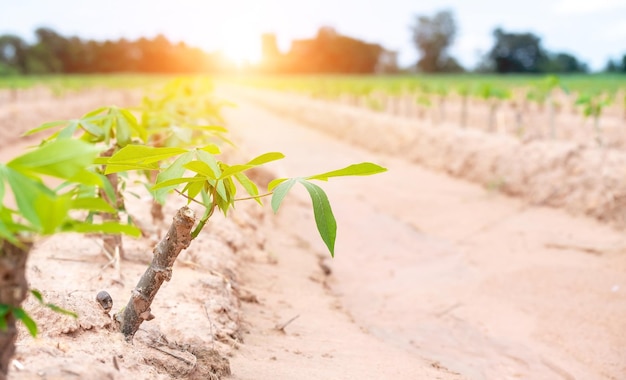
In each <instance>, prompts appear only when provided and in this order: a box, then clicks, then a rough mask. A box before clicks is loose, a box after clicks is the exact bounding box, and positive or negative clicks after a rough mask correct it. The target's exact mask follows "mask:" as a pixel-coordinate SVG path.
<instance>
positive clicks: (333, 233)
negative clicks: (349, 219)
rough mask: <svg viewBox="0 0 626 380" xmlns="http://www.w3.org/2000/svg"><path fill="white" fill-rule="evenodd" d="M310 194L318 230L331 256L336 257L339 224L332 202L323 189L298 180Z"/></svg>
mask: <svg viewBox="0 0 626 380" xmlns="http://www.w3.org/2000/svg"><path fill="white" fill-rule="evenodd" d="M298 182H300V183H301V184H302V185H304V187H305V188H306V189H307V191H308V192H309V195H310V196H311V201H312V202H313V214H314V215H315V224H316V225H317V230H318V231H319V233H320V236H321V237H322V240H324V243H325V244H326V247H328V250H329V251H330V255H331V256H332V257H335V238H336V237H337V222H336V221H335V216H334V215H333V210H332V209H331V208H330V202H329V201H328V197H327V196H326V193H325V192H324V190H322V188H321V187H319V186H317V185H315V184H313V183H311V182H308V181H305V180H303V179H300V180H298Z"/></svg>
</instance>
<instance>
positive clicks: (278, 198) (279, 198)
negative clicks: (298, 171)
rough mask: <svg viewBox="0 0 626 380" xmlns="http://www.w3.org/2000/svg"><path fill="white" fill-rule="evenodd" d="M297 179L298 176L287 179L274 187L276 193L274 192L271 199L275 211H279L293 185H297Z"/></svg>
mask: <svg viewBox="0 0 626 380" xmlns="http://www.w3.org/2000/svg"><path fill="white" fill-rule="evenodd" d="M296 181H297V178H290V179H286V180H285V181H284V182H282V183H281V184H279V185H278V186H276V188H274V193H273V194H272V201H271V204H272V210H274V213H276V212H278V208H279V207H280V205H281V204H282V203H283V199H285V196H286V195H287V193H288V192H289V190H291V188H292V187H293V185H295V183H296ZM268 188H269V186H268Z"/></svg>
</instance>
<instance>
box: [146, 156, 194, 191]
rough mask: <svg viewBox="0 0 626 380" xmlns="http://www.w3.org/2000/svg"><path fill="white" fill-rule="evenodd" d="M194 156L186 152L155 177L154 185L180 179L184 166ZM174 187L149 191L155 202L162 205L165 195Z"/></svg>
mask: <svg viewBox="0 0 626 380" xmlns="http://www.w3.org/2000/svg"><path fill="white" fill-rule="evenodd" d="M194 156H195V153H194V152H187V153H185V154H183V155H181V156H180V157H178V158H177V159H176V160H175V161H174V162H172V163H171V164H170V166H168V167H167V168H166V169H165V170H163V171H162V172H160V173H159V174H158V175H157V179H156V184H157V185H158V184H160V183H162V182H165V181H168V180H171V179H174V178H181V177H182V176H183V174H184V173H185V167H184V165H185V164H186V163H188V162H190V161H191V160H193V157H194ZM175 187H176V185H173V186H169V187H162V188H160V189H157V190H154V189H152V190H151V191H152V195H153V196H154V198H155V199H156V200H157V202H159V203H163V202H165V198H166V196H167V193H169V192H170V191H171V190H173V189H174V188H175Z"/></svg>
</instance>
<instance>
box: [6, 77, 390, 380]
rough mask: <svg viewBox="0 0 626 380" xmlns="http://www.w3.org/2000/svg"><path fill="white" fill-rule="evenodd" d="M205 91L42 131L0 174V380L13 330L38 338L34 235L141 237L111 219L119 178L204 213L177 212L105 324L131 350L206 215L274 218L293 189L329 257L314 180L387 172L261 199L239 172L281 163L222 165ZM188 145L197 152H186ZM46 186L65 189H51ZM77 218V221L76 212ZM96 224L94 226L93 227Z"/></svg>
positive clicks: (176, 87)
mask: <svg viewBox="0 0 626 380" xmlns="http://www.w3.org/2000/svg"><path fill="white" fill-rule="evenodd" d="M211 89H212V87H211V86H210V85H208V84H207V83H206V82H202V81H199V80H189V79H188V80H184V79H183V80H177V81H174V82H172V83H170V84H169V85H167V86H166V87H165V88H164V90H162V91H161V92H160V93H159V94H158V95H157V96H155V97H152V98H146V100H145V101H144V104H143V107H140V108H138V109H137V110H134V112H135V113H133V110H130V109H124V108H120V107H115V106H109V107H101V108H98V109H96V110H94V111H92V112H89V113H87V114H85V115H84V116H82V117H80V118H78V119H74V120H66V121H57V122H49V123H45V124H43V125H42V126H40V127H38V128H35V129H34V130H32V131H31V132H30V133H36V132H41V131H44V130H55V132H54V133H53V134H52V135H51V136H50V137H48V138H46V139H44V140H42V142H41V144H40V145H39V146H38V147H36V148H35V149H33V150H31V151H29V152H27V153H25V154H23V155H21V156H19V157H17V158H15V159H13V160H11V161H9V162H8V163H6V164H0V199H1V200H2V202H1V203H0V274H3V275H2V276H0V348H1V349H2V352H3V355H2V357H1V360H0V375H3V376H6V374H7V372H8V367H9V361H10V359H11V355H12V353H13V352H14V342H15V339H16V336H17V330H16V320H21V321H22V322H23V323H24V324H25V325H26V326H27V328H28V329H29V331H30V332H31V333H32V334H33V335H34V334H36V333H37V325H36V322H35V321H33V320H32V319H31V318H30V317H29V316H28V313H27V312H26V311H25V310H23V309H22V308H21V303H22V302H23V300H24V299H25V297H26V296H27V294H28V290H29V289H28V283H27V281H26V260H27V257H28V253H29V251H30V248H31V246H32V242H33V241H34V239H35V238H36V237H37V236H40V235H50V234H56V233H60V232H68V231H71V232H82V233H87V232H100V233H106V234H120V233H125V234H130V235H132V236H136V237H138V236H140V234H141V231H140V229H139V228H137V227H135V226H134V225H132V224H131V223H130V222H132V218H129V224H123V223H121V221H120V218H119V217H118V213H119V212H121V211H123V199H124V197H126V196H128V195H129V193H128V191H127V189H126V188H125V186H123V185H121V184H122V181H121V180H120V179H119V178H120V177H118V174H119V175H121V177H122V178H131V177H132V178H135V177H136V176H137V175H138V177H139V178H141V179H142V180H143V181H144V182H145V185H146V186H147V187H148V189H149V190H150V192H151V194H152V195H153V196H154V197H155V199H157V200H159V201H166V197H165V194H167V193H172V192H176V193H178V194H179V195H180V196H183V197H185V198H186V199H187V203H188V205H189V204H190V203H192V202H194V203H197V204H199V205H201V206H202V207H203V208H204V212H203V215H202V217H201V218H200V220H199V221H197V220H196V217H195V214H194V212H193V211H192V210H191V209H190V208H189V207H187V206H184V207H182V208H181V209H179V210H178V212H177V213H176V215H175V217H174V220H173V222H172V225H171V226H170V229H169V232H168V233H167V234H166V235H165V236H164V237H163V239H162V240H161V242H160V243H159V244H158V245H157V246H156V247H155V249H154V257H153V261H152V263H151V264H150V266H149V267H148V268H147V269H146V272H145V273H144V275H143V276H142V277H141V278H140V280H139V282H138V284H137V286H136V287H135V289H134V290H133V292H132V295H131V298H130V300H129V301H128V304H127V305H126V307H125V308H124V309H122V310H121V311H120V312H119V313H117V314H116V315H114V320H115V321H116V322H117V323H118V324H119V329H120V331H121V332H122V333H123V334H124V336H125V338H126V340H127V341H129V342H130V341H132V339H133V336H134V334H135V332H136V331H137V329H138V328H139V326H140V325H141V324H142V323H143V322H144V321H147V320H150V319H152V318H153V316H152V314H151V313H150V305H151V303H152V301H153V300H154V297H155V296H156V294H157V292H158V290H159V288H160V286H161V284H162V283H163V281H169V279H170V278H171V273H172V267H173V265H174V262H175V260H176V258H177V257H178V254H179V253H180V252H181V251H182V250H183V249H185V248H187V247H188V246H189V244H190V243H191V242H192V241H193V240H194V239H195V238H196V237H197V236H198V235H199V233H200V232H201V231H202V229H203V227H204V226H205V225H206V223H207V221H208V220H209V218H210V217H211V216H212V215H213V214H214V212H215V210H219V211H221V212H222V213H223V214H224V215H225V216H227V215H228V212H229V211H230V210H231V209H233V208H234V205H235V203H236V202H240V201H249V200H253V201H256V202H258V203H259V204H262V198H264V197H271V205H272V209H273V210H274V212H277V211H278V209H279V207H280V205H281V203H282V201H283V199H284V198H285V196H286V195H287V194H288V193H289V191H290V190H291V189H292V188H293V186H294V185H295V184H300V185H302V186H303V187H304V188H305V189H306V190H307V191H308V193H309V195H310V197H311V201H312V206H313V212H314V216H315V222H316V225H317V229H318V231H319V234H320V236H321V238H322V240H323V241H324V243H325V244H326V246H327V247H328V250H329V252H330V254H331V255H332V256H334V253H335V250H334V249H335V239H336V234H337V224H336V221H335V217H334V215H333V212H332V209H331V206H330V202H329V200H328V197H327V195H326V194H325V192H324V191H323V189H322V188H321V187H320V186H319V185H317V184H316V183H314V181H328V180H329V179H330V178H335V177H344V176H366V175H373V174H377V173H381V172H384V171H386V169H385V168H382V167H380V166H378V165H376V164H372V163H360V164H355V165H350V166H348V167H345V168H342V169H339V170H333V171H328V172H324V173H321V174H314V175H309V176H305V177H300V176H299V177H293V178H282V179H276V180H274V181H272V182H271V183H270V184H269V185H268V191H267V192H266V193H263V194H261V193H260V192H259V188H258V185H257V184H255V183H254V182H253V181H252V180H251V179H250V178H249V177H248V176H247V175H246V171H248V170H250V169H254V168H256V167H258V166H261V165H264V164H267V163H269V162H272V161H276V160H279V159H282V158H284V155H283V154H282V153H279V152H269V153H265V154H262V155H260V156H258V157H256V158H253V159H252V160H249V161H247V162H245V163H240V164H229V163H226V162H224V161H222V160H220V155H221V150H222V149H221V146H220V145H223V144H224V143H230V140H228V138H226V137H225V136H224V134H225V133H227V130H226V129H225V128H224V127H223V126H221V125H206V124H205V123H207V122H220V121H221V117H220V107H221V106H222V105H223V104H224V103H222V102H219V101H216V100H215V99H213V98H212V97H211V96H210V91H211ZM137 112H138V113H140V114H141V116H140V117H139V118H137V117H136V116H135V115H136V113H137ZM139 120H141V122H139ZM198 143H200V144H201V145H199V146H195V144H198ZM152 173H155V174H156V175H151V174H152ZM44 177H54V178H57V179H61V180H63V181H64V182H63V183H62V184H61V185H60V186H58V187H56V188H50V187H48V186H47V185H46V182H45V180H44ZM239 191H245V192H246V193H247V194H246V196H244V197H237V193H238V192H239ZM11 202H14V204H15V206H12V203H11ZM77 210H78V211H81V210H82V211H83V212H82V213H79V214H76V211H77ZM107 215H108V216H107ZM111 215H112V216H113V217H110V216H111ZM98 218H99V220H100V222H96V221H97V220H98ZM116 250H117V249H116ZM32 294H33V296H35V297H36V298H37V299H38V300H39V301H40V302H41V303H43V304H44V305H45V306H48V307H51V308H53V309H54V310H57V311H61V312H67V311H64V310H61V309H59V308H58V307H56V306H54V305H51V304H45V302H44V301H43V299H42V297H41V294H40V293H39V292H36V291H35V292H32ZM67 313H71V312H67Z"/></svg>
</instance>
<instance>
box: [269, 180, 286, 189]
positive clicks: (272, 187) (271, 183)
mask: <svg viewBox="0 0 626 380" xmlns="http://www.w3.org/2000/svg"><path fill="white" fill-rule="evenodd" d="M287 180H289V178H276V179H273V180H271V181H270V183H268V184H267V191H272V190H273V189H274V188H275V187H277V186H278V185H280V184H281V183H283V182H285V181H287Z"/></svg>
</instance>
